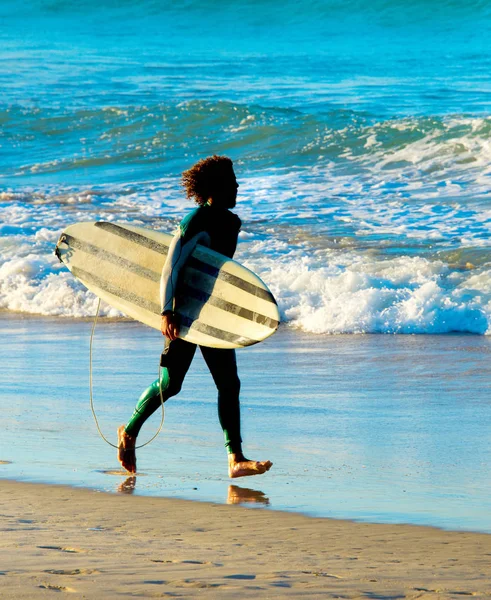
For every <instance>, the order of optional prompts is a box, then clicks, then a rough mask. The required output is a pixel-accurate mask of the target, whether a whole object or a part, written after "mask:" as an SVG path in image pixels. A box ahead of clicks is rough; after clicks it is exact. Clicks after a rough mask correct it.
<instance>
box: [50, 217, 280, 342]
mask: <svg viewBox="0 0 491 600" xmlns="http://www.w3.org/2000/svg"><path fill="white" fill-rule="evenodd" d="M171 241H172V236H171V235H169V234H167V233H161V232H159V231H154V230H152V229H147V228H145V227H136V226H134V225H128V224H117V223H109V222H104V221H100V222H86V223H76V224H75V225H70V226H69V227H67V228H66V230H65V231H64V232H63V233H62V234H61V236H60V239H59V241H58V244H57V246H56V250H55V252H56V255H57V256H58V258H59V259H60V261H61V262H63V263H64V264H65V265H66V266H67V267H68V269H69V270H70V271H71V272H72V274H73V275H74V276H75V277H76V278H77V279H78V280H79V281H81V282H82V283H83V284H84V285H85V286H86V287H87V288H88V289H89V290H90V291H92V292H94V294H96V295H97V296H99V297H100V298H102V299H103V300H105V301H106V302H107V303H108V304H110V305H111V306H113V307H115V308H117V309H118V310H120V311H121V312H122V313H123V314H125V315H127V316H128V317H132V318H133V319H136V320H137V321H141V322H142V323H145V324H146V325H149V326H150V327H153V328H155V329H158V330H160V323H161V316H160V275H161V272H162V267H163V265H164V262H165V259H166V257H167V252H168V249H169V245H170V243H171ZM175 312H176V313H177V314H178V315H179V319H180V323H181V326H180V335H179V337H181V338H182V339H184V340H187V341H189V342H192V343H194V344H199V345H202V346H210V347H212V348H241V347H244V346H251V345H252V344H257V343H258V342H260V341H262V340H264V339H266V338H267V337H269V336H270V335H272V334H273V333H274V332H275V331H276V329H277V328H278V325H279V322H280V314H279V311H278V306H277V304H276V301H275V299H274V297H273V295H272V294H271V292H270V291H269V290H268V288H267V287H266V285H265V284H264V283H263V282H262V281H261V279H259V277H258V276H257V275H255V274H254V273H252V271H250V270H249V269H246V267H243V266H242V265H240V264H239V263H237V262H235V261H234V260H232V259H230V258H227V257H226V256H224V255H222V254H219V253H218V252H215V251H213V250H210V249H209V248H206V247H205V246H201V245H198V246H197V247H196V249H195V250H194V252H193V254H192V255H191V257H190V258H189V260H188V261H187V262H186V264H185V266H184V267H183V269H182V272H181V274H180V276H179V283H178V286H177V290H176V305H175Z"/></svg>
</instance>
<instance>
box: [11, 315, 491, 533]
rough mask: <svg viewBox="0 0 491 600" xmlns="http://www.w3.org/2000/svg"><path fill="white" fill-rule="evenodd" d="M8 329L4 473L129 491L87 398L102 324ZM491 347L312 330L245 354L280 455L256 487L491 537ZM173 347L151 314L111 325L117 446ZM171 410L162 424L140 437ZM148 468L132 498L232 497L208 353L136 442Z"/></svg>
mask: <svg viewBox="0 0 491 600" xmlns="http://www.w3.org/2000/svg"><path fill="white" fill-rule="evenodd" d="M0 325H1V327H0V332H1V333H2V334H3V335H4V336H7V337H8V339H9V344H8V345H5V346H4V350H3V354H2V364H4V369H3V371H2V375H1V376H0V393H1V394H2V399H3V401H4V403H5V406H8V407H9V409H8V411H6V413H5V415H4V428H3V441H2V451H1V453H0V460H2V461H10V464H6V465H3V466H2V468H1V476H2V477H5V478H6V479H7V478H8V479H17V480H21V481H26V482H29V481H32V482H41V483H48V484H62V485H63V484H64V485H74V486H76V487H88V488H91V489H98V490H100V491H110V492H115V491H117V489H118V487H119V486H120V485H124V481H125V479H126V476H124V477H121V476H119V477H115V476H114V474H115V473H116V471H117V470H118V469H120V467H119V465H118V463H117V460H116V455H115V451H114V449H113V448H110V447H108V446H106V445H105V444H104V443H103V442H102V441H101V439H100V437H99V435H98V433H97V430H96V428H95V426H94V423H93V418H92V415H91V412H90V406H89V397H88V350H89V348H88V342H89V338H90V324H89V323H80V322H79V323H74V322H72V323H69V324H68V323H61V322H60V319H56V318H55V319H53V318H52V319H47V320H44V319H43V320H39V319H30V320H23V319H20V318H12V319H1V318H0ZM490 343H491V340H490V339H489V338H487V337H485V336H471V335H456V336H425V337H423V336H375V335H370V336H368V335H367V336H348V335H345V336H341V335H340V336H328V337H319V338H315V339H314V338H313V336H311V335H299V334H298V333H297V332H292V331H291V330H289V328H284V329H283V330H282V331H280V332H278V333H277V334H276V335H275V336H273V337H272V338H271V339H270V340H267V341H266V342H264V343H262V344H258V345H256V346H253V347H251V348H250V349H247V350H245V351H240V352H238V353H237V358H238V362H239V371H240V375H241V380H242V390H241V403H242V410H243V437H244V444H245V445H244V449H245V451H246V453H247V455H248V456H249V457H250V458H252V459H255V460H256V459H257V460H264V459H268V460H271V461H272V462H273V464H274V466H273V469H272V470H271V471H270V472H268V473H267V474H266V475H263V476H262V477H256V478H253V479H252V480H250V479H249V480H248V482H247V483H245V482H244V483H243V485H245V486H247V487H249V486H250V487H252V488H255V491H256V492H257V494H258V496H259V497H262V498H263V500H267V502H264V503H263V505H264V506H268V507H271V508H272V509H273V510H286V511H289V512H296V513H300V514H305V515H310V516H313V517H331V518H341V519H343V518H345V519H353V520H355V521H357V522H360V521H365V522H372V523H374V522H382V523H384V522H385V523H412V524H420V525H435V526H437V527H442V528H443V529H445V530H452V529H453V530H465V531H478V532H479V531H481V532H484V531H485V532H488V533H489V532H491V517H490V515H491V511H490V507H491V504H490V500H489V498H490V493H489V491H490V483H489V478H488V477H487V472H488V470H487V468H486V465H487V464H490V462H491V447H490V446H489V428H488V426H487V424H488V423H489V418H490V411H491V407H490V406H489V403H488V402H487V397H488V381H489V356H490V354H491V345H490ZM161 350H162V336H161V335H160V334H159V333H158V332H156V331H154V330H151V329H150V328H147V327H144V326H143V325H139V324H138V323H131V324H129V323H121V324H120V325H118V326H117V325H115V324H109V323H101V324H100V326H99V328H98V331H97V333H96V339H95V348H94V398H95V399H94V403H95V409H96V413H97V415H98V418H99V422H100V425H101V428H102V430H103V432H104V433H105V434H106V435H108V437H109V439H110V440H111V441H115V438H116V436H115V432H116V427H117V426H118V425H120V424H121V423H124V422H125V421H126V420H127V418H128V416H129V415H130V414H131V412H132V411H133V409H134V405H135V402H136V399H137V398H138V396H139V394H140V393H141V391H142V389H145V387H146V386H147V385H148V383H149V382H150V381H153V380H154V379H155V375H156V372H157V362H158V359H159V357H160V352H161ZM32 367H34V369H33V368H32ZM26 375H27V376H26ZM159 420H160V419H159V415H154V416H153V417H152V419H151V420H149V422H148V424H146V425H145V428H146V429H145V431H143V432H142V436H144V437H142V441H146V440H147V439H149V438H150V437H151V436H152V435H153V434H154V433H155V431H156V429H157V426H158V422H159ZM138 472H139V474H140V475H141V476H138V478H137V479H138V480H137V483H136V482H135V485H134V486H133V487H134V494H135V495H140V496H156V497H170V498H185V499H189V500H195V499H199V500H202V501H205V502H206V501H209V502H217V503H225V502H226V501H227V490H228V485H229V482H230V480H229V479H228V477H227V472H226V454H225V452H224V448H223V438H222V435H221V430H220V427H219V423H218V420H217V415H216V389H215V387H214V385H213V381H212V379H211V377H210V374H209V372H208V370H207V367H206V364H205V363H204V361H203V359H202V357H201V356H200V355H199V352H198V353H197V356H196V358H195V361H194V362H193V365H192V368H191V369H190V372H189V374H188V376H187V378H186V381H185V385H184V386H183V390H182V391H181V393H180V395H179V396H178V397H177V398H175V399H174V398H173V399H171V400H170V401H169V403H168V404H167V405H166V409H165V424H164V430H163V433H162V434H161V435H160V436H159V438H158V439H157V440H156V441H155V443H153V444H152V445H151V446H149V447H148V448H144V449H143V448H142V449H141V450H140V451H139V453H138ZM123 475H124V474H123ZM240 485H242V484H241V483H240V482H239V486H240Z"/></svg>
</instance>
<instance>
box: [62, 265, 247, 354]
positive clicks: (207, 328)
mask: <svg viewBox="0 0 491 600" xmlns="http://www.w3.org/2000/svg"><path fill="white" fill-rule="evenodd" d="M71 271H72V273H73V275H75V277H77V278H78V279H80V280H81V281H82V282H83V281H84V280H85V281H86V282H87V283H89V284H93V285H95V286H97V287H98V288H100V289H101V290H104V291H105V292H108V293H110V294H112V295H113V296H116V297H118V298H121V300H126V301H127V302H131V304H134V305H135V306H139V307H140V308H144V309H145V310H148V311H149V312H152V313H154V314H156V315H159V314H160V304H157V303H156V302H151V301H150V300H146V299H145V298H142V297H141V296H138V294H134V293H133V292H129V291H127V290H124V289H122V288H120V287H119V286H117V285H114V284H112V283H109V282H108V281H106V280H105V279H102V278H101V277H98V276H97V275H94V274H93V273H89V271H86V270H85V269H80V268H79V267H72V269H71ZM179 316H180V319H181V323H182V324H183V325H185V326H186V327H188V328H189V329H191V328H192V329H194V330H195V331H198V332H200V333H204V334H206V335H209V336H210V337H214V338H216V339H219V340H224V341H226V342H230V343H232V344H237V345H239V346H252V345H253V344H257V343H258V341H259V340H253V339H251V338H248V337H245V336H242V335H237V334H235V333H230V332H229V331H223V330H222V329H218V328H217V327H212V326H211V325H207V324H206V323H202V322H201V321H194V320H193V319H191V318H190V317H187V316H186V315H179Z"/></svg>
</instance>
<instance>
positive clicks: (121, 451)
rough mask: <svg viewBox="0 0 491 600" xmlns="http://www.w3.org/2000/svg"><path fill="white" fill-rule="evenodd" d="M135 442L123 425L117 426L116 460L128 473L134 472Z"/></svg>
mask: <svg viewBox="0 0 491 600" xmlns="http://www.w3.org/2000/svg"><path fill="white" fill-rule="evenodd" d="M135 444H136V438H135V437H133V436H132V435H128V434H127V433H126V431H125V429H124V425H121V427H118V460H119V462H120V463H121V466H122V467H123V468H124V469H126V470H127V471H129V472H130V473H136V454H135Z"/></svg>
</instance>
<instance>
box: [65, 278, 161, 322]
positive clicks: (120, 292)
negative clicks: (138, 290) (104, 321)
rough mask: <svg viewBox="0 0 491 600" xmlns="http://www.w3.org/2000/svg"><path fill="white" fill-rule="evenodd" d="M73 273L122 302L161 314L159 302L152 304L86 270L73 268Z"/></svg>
mask: <svg viewBox="0 0 491 600" xmlns="http://www.w3.org/2000/svg"><path fill="white" fill-rule="evenodd" d="M71 271H72V273H73V274H74V275H75V277H77V278H78V279H80V280H81V281H82V283H83V282H84V281H86V282H87V283H91V284H93V285H96V286H97V287H98V288H101V290H104V291H105V292H109V293H110V294H113V296H117V297H118V298H121V300H126V301H127V302H131V304H135V305H136V306H139V307H140V308H144V309H145V310H148V311H150V312H152V313H154V314H156V315H158V314H160V304H157V302H151V301H150V300H146V299H145V298H142V297H141V296H139V295H138V294H134V293H133V292H130V291H128V290H124V289H123V288H120V287H119V286H118V285H114V284H113V283H109V281H106V280H105V279H102V278H101V277H98V276H97V275H94V274H93V273H90V272H89V271H86V270H85V269H81V268H80V267H72V268H71Z"/></svg>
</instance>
